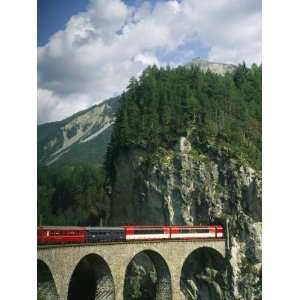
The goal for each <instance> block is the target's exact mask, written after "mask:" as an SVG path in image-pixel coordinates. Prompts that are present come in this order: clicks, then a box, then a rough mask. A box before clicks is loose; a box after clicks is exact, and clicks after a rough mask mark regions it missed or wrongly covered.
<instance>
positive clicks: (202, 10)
mask: <svg viewBox="0 0 300 300" xmlns="http://www.w3.org/2000/svg"><path fill="white" fill-rule="evenodd" d="M37 44H38V58H37V61H38V123H39V124H42V123H45V122H50V121H57V120H61V119H64V118H66V117H68V116H70V115H71V114H73V113H75V112H78V111H80V110H82V109H85V108H88V107H90V106H92V105H94V104H98V103H100V102H102V101H104V100H105V99H108V98H110V97H113V96H116V95H119V94H121V92H122V91H123V90H124V89H126V86H127V84H128V80H129V79H130V77H132V76H135V77H138V76H139V75H140V74H141V72H142V71H143V69H145V68H146V67H147V66H149V65H152V64H156V65H158V66H166V65H170V66H177V65H180V64H185V63H188V62H190V61H191V60H192V59H193V58H195V57H201V58H203V59H208V60H210V61H215V62H223V63H234V64H238V63H241V62H243V61H245V62H246V63H247V65H249V66H250V65H251V64H252V63H257V64H260V63H261V0H152V1H143V0H127V1H125V0H123V1H122V0H38V41H37Z"/></svg>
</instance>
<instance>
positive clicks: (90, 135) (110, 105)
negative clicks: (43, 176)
mask: <svg viewBox="0 0 300 300" xmlns="http://www.w3.org/2000/svg"><path fill="white" fill-rule="evenodd" d="M118 106H119V97H115V98H111V99H108V100H106V101H104V102H102V103H100V104H98V105H94V106H92V107H90V108H88V109H86V110H83V111H80V112H78V113H76V114H74V115H72V116H71V117H68V118H66V119H64V120H62V121H58V122H51V123H46V124H42V125H39V126H38V128H37V137H38V138H37V140H38V162H43V163H45V164H47V165H56V166H58V165H63V164H74V163H78V162H90V163H101V162H102V161H103V157H104V154H105V152H106V147H107V144H108V142H109V140H110V135H111V132H112V125H113V123H114V121H115V114H116V111H117V109H118Z"/></svg>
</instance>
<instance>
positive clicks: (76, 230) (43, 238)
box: [37, 225, 223, 245]
mask: <svg viewBox="0 0 300 300" xmlns="http://www.w3.org/2000/svg"><path fill="white" fill-rule="evenodd" d="M222 238H223V227H222V226H221V225H194V226H122V227H60V226H39V227H38V229H37V242H38V245H55V244H81V243H101V242H130V241H155V240H162V241H163V240H182V239H188V240H190V239H222Z"/></svg>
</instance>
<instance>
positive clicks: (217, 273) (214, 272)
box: [180, 247, 227, 300]
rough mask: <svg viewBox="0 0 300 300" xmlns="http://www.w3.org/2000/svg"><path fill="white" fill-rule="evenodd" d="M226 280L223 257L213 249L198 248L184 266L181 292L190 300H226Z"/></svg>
mask: <svg viewBox="0 0 300 300" xmlns="http://www.w3.org/2000/svg"><path fill="white" fill-rule="evenodd" d="M226 278H227V272H226V263H225V259H224V258H223V256H222V255H221V254H220V253H219V252H218V251H216V250H214V249H212V248H206V247H203V248H198V249H196V250H195V251H193V252H192V253H191V254H190V255H189V256H188V257H187V259H186V260H185V262H184V264H183V267H182V270H181V277H180V290H181V293H182V294H183V295H184V297H185V299H188V300H200V299H201V300H224V299H225V298H224V295H225V290H226V289H227V287H226V283H227V279H226Z"/></svg>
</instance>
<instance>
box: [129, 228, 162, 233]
mask: <svg viewBox="0 0 300 300" xmlns="http://www.w3.org/2000/svg"><path fill="white" fill-rule="evenodd" d="M151 233H152V234H153V233H154V234H155V233H156V234H159V233H163V230H162V228H141V229H140V228H137V229H135V234H151Z"/></svg>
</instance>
